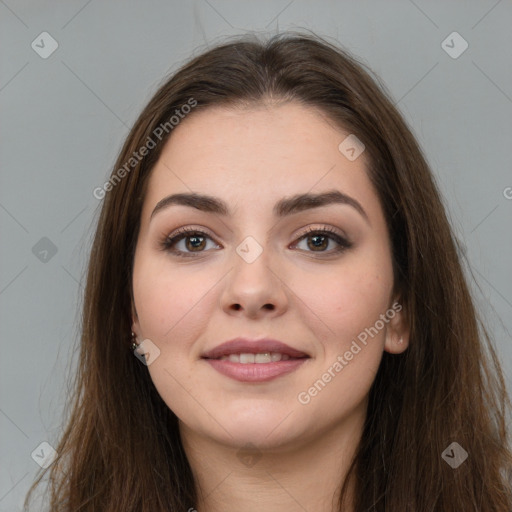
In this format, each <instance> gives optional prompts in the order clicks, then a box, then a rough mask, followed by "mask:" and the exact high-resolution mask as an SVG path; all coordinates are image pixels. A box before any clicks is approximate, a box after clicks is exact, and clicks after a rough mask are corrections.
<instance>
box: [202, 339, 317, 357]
mask: <svg viewBox="0 0 512 512" xmlns="http://www.w3.org/2000/svg"><path fill="white" fill-rule="evenodd" d="M271 353H274V354H281V355H284V356H288V358H290V359H304V358H309V357H310V356H309V355H308V354H306V353H305V352H302V351H300V350H297V349H295V348H292V347H290V346H289V345H287V344H286V343H283V342H281V341H278V340H273V339H269V338H264V339H259V340H251V339H248V338H235V339H233V340H229V341H226V342H225V343H222V344H221V345H218V346H217V347H215V348H213V349H211V350H208V351H207V352H205V353H204V354H202V356H201V357H202V358H203V359H221V358H222V357H224V358H225V357H226V356H230V355H232V354H237V355H240V354H271ZM285 359H287V358H285Z"/></svg>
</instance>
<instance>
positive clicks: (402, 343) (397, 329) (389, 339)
mask: <svg viewBox="0 0 512 512" xmlns="http://www.w3.org/2000/svg"><path fill="white" fill-rule="evenodd" d="M393 312H394V314H393ZM387 317H388V318H389V322H388V325H387V327H386V339H385V343H384V350H385V351H386V352H389V353H390V354H401V353H402V352H405V350H406V349H407V347H408V346H409V323H408V320H407V314H406V311H405V308H404V306H403V305H402V303H401V302H400V301H399V300H396V301H394V302H393V303H392V305H391V307H390V308H389V309H388V313H387Z"/></svg>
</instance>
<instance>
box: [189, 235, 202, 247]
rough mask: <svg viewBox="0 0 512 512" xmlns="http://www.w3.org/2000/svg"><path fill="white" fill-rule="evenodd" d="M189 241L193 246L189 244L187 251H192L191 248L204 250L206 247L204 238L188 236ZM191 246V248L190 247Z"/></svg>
mask: <svg viewBox="0 0 512 512" xmlns="http://www.w3.org/2000/svg"><path fill="white" fill-rule="evenodd" d="M187 239H188V240H189V242H190V243H191V245H190V244H189V243H187V249H190V247H192V248H193V249H203V248H204V246H205V239H204V237H203V236H197V235H192V236H188V237H187ZM201 239H202V240H201ZM198 241H199V245H196V244H197V242H198ZM189 245H190V247H189Z"/></svg>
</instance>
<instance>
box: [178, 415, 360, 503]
mask: <svg viewBox="0 0 512 512" xmlns="http://www.w3.org/2000/svg"><path fill="white" fill-rule="evenodd" d="M363 423H364V414H359V415H354V416H351V418H350V419H348V420H347V421H346V422H345V423H343V424H342V425H338V426H336V427H335V428H332V429H330V430H329V431H328V432H323V433H321V434H319V433H316V434H315V438H314V439H308V440H306V439H304V438H303V439H301V440H296V441H294V442H293V443H287V444H286V446H285V445H280V446H272V447H265V448H263V447H256V446H254V445H252V446H249V445H248V444H245V445H244V446H242V447H236V448H235V447H233V446H226V445H225V444H221V443H218V442H216V441H215V440H212V439H211V438H208V437H205V436H203V435H200V434H199V433H197V432H195V431H192V430H190V429H188V427H186V426H185V425H184V424H183V423H182V422H181V421H180V433H181V438H182V442H183V446H184V449H185V452H186V454H187V458H188V461H189V463H190V466H191V468H192V472H193V474H194V479H195V482H196V489H197V495H198V503H196V504H191V507H192V505H195V508H196V509H197V510H198V511H199V512H221V511H222V512H232V511H233V512H234V511H239V510H244V511H245V512H256V511H257V512H259V511H261V510H265V511H266V512H274V511H275V512H277V511H279V512H280V511H282V510H287V511H290V512H295V511H297V512H299V511H300V512H304V511H305V510H307V511H315V512H334V511H338V510H339V508H338V507H339V504H338V500H339V496H340V491H341V486H342V484H343V482H344V479H345V478H346V476H347V471H348V468H349V466H350V463H351V461H352V458H353V456H354V454H355V450H356V448H357V444H358V442H359V440H360V437H361V433H362V428H363ZM347 498H348V500H347V501H346V503H348V505H347V506H345V508H344V509H343V511H344V512H353V507H352V498H353V481H352V479H351V483H350V485H349V486H348V490H347ZM192 508H193V507H192Z"/></svg>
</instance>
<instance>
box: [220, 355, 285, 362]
mask: <svg viewBox="0 0 512 512" xmlns="http://www.w3.org/2000/svg"><path fill="white" fill-rule="evenodd" d="M288 359H290V356H289V355H288V354H280V353H279V352H262V353H260V354H245V353H244V354H230V355H229V356H222V357H221V358H220V360H221V361H231V362H232V363H241V364H249V363H275V362H277V361H287V360H288Z"/></svg>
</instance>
